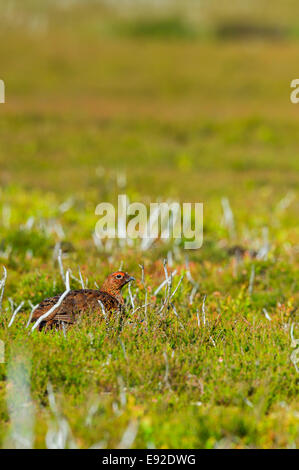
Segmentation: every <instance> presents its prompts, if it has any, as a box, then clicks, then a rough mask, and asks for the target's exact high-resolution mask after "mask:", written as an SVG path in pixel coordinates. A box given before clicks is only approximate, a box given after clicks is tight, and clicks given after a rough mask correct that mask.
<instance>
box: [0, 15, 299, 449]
mask: <svg viewBox="0 0 299 470" xmlns="http://www.w3.org/2000/svg"><path fill="white" fill-rule="evenodd" d="M57 8H58V7H57ZM93 8H94V7H93ZM19 14H20V18H19V21H18V22H17V23H16V24H12V20H11V17H9V15H8V14H7V17H5V18H6V23H4V20H3V19H2V20H1V21H2V22H3V24H2V23H1V25H2V26H3V28H2V30H1V40H0V51H1V63H2V68H1V73H3V77H0V78H3V79H5V82H6V104H5V105H0V106H1V108H0V141H1V146H0V164H1V190H0V214H1V223H0V230H1V240H0V243H1V245H0V262H1V265H4V266H5V267H6V269H7V273H8V275H7V282H6V285H5V290H4V296H3V305H2V311H1V315H0V339H1V340H2V341H4V343H5V363H3V364H0V443H1V445H2V446H3V447H7V446H12V447H13V446H31V445H34V447H37V448H38V447H46V446H48V447H51V446H52V447H53V446H54V447H55V446H56V447H57V446H59V445H62V446H66V447H74V446H77V447H82V448H86V447H90V446H93V445H95V446H97V447H104V448H106V447H108V448H109V447H118V446H119V447H126V446H132V447H156V448H175V447H181V448H188V447H204V448H214V447H234V448H237V447H258V448H259V447H262V448H267V447H269V448H275V447H282V448H286V447H294V446H296V445H298V374H297V369H296V367H297V366H296V358H297V356H296V350H295V346H296V335H297V336H298V329H297V330H296V321H298V319H297V316H296V315H297V311H296V308H297V304H298V272H299V269H298V268H299V265H298V247H299V232H298V170H299V159H298V148H299V147H298V145H299V133H298V112H299V105H298V107H296V105H292V104H291V103H290V99H289V94H290V82H291V80H292V79H293V78H297V75H298V68H296V64H297V56H298V39H297V38H296V37H292V35H291V36H288V37H283V38H275V40H273V39H272V38H271V37H270V38H269V37H257V38H256V37H250V38H247V39H245V40H244V38H242V39H238V38H230V37H229V38H227V37H226V38H225V39H224V38H223V37H218V36H216V37H201V36H200V37H197V36H193V35H192V34H189V33H190V31H189V30H187V31H186V30H185V29H184V28H182V25H181V23H180V22H174V21H172V22H170V23H169V24H168V23H167V22H166V23H165V24H166V26H167V25H168V29H167V27H166V26H165V24H164V26H163V25H162V26H163V27H162V30H161V25H160V24H159V25H158V26H156V27H153V25H154V26H155V23H153V24H152V25H151V28H149V27H148V29H147V30H146V34H143V32H144V31H143V30H142V28H141V29H140V28H139V29H138V28H137V27H136V24H135V23H134V25H135V29H134V28H133V27H132V25H131V27H130V28H128V25H127V23H126V27H124V26H123V23H122V22H121V21H120V19H119V18H118V21H119V23H117V21H115V22H114V23H113V26H114V27H116V26H115V25H121V27H120V26H119V27H118V28H116V32H115V31H114V30H113V28H112V27H111V30H109V32H107V31H105V32H103V31H102V30H101V28H98V27H97V20H99V18H102V16H101V15H100V14H99V13H98V12H97V10H92V15H91V11H90V10H88V8H87V7H86V8H79V7H76V8H75V7H74V9H73V12H72V13H70V12H69V11H66V10H63V11H59V15H58V14H57V11H56V13H55V11H54V13H53V12H52V15H53V16H51V11H50V12H49V17H47V16H46V15H45V12H43V15H44V16H43V15H41V16H38V15H37V14H36V13H35V16H34V15H33V14H32V12H31V13H30V14H29V13H28V11H27V10H26V9H24V11H23V10H21V12H19ZM32 15H33V16H32ZM97 15H98V16H97ZM90 18H93V21H89V19H90ZM45 19H46V20H47V21H48V23H45ZM33 20H35V21H33ZM9 21H10V22H9ZM99 22H100V20H99ZM100 24H101V23H100ZM169 25H170V26H169ZM159 28H160V29H159ZM163 28H164V29H163ZM165 28H166V29H165ZM108 29H109V28H108ZM161 31H162V33H163V31H164V33H165V31H168V33H169V34H168V35H166V37H164V36H163V34H162V33H161ZM176 33H177V34H176ZM122 193H126V194H127V195H128V196H129V198H130V200H131V201H141V202H145V203H146V204H148V203H149V202H153V201H155V200H157V199H160V200H166V199H169V198H170V199H172V200H177V201H180V202H187V201H192V202H203V203H204V243H203V246H202V248H201V249H200V250H197V251H191V250H190V251H189V252H187V253H186V252H185V251H184V249H183V247H182V245H180V244H178V245H175V244H173V243H169V244H165V243H162V242H161V241H157V242H155V243H154V244H153V245H152V246H151V247H150V249H149V250H147V251H145V252H142V251H141V250H140V246H139V245H138V244H133V245H132V246H130V245H129V246H127V244H126V243H124V244H121V243H118V242H115V243H113V244H111V245H109V244H107V245H106V246H104V247H99V246H96V245H95V243H94V240H93V236H92V235H93V231H94V228H95V224H96V222H97V220H98V217H97V216H96V215H95V207H96V205H97V204H98V203H99V202H102V201H107V202H112V203H116V200H117V195H118V194H122ZM223 198H227V200H228V201H229V204H230V207H231V209H232V213H233V218H234V222H233V224H232V223H231V222H230V221H229V218H228V216H227V214H226V217H225V216H224V214H223ZM237 245H238V246H239V247H241V248H242V250H241V251H242V253H241V252H240V249H239V250H238V249H235V248H234V247H236V246H237ZM59 247H60V248H61V249H62V253H63V258H62V261H63V266H64V270H65V271H66V269H71V270H72V273H73V275H74V276H75V277H76V278H77V280H76V279H74V278H72V279H71V285H72V287H73V288H79V287H80V283H79V281H78V277H79V274H78V268H80V270H81V273H82V276H83V280H84V282H85V284H86V283H87V281H88V287H95V282H96V283H97V284H100V283H101V282H102V281H103V279H104V278H105V276H106V275H107V274H108V273H109V272H111V271H115V270H117V269H118V268H119V267H120V266H122V267H123V268H124V269H125V270H126V271H128V272H129V273H130V274H132V275H134V276H135V277H136V279H137V281H136V283H135V285H132V295H133V298H134V305H135V309H133V308H132V306H131V303H130V299H129V296H128V292H127V291H125V297H126V301H127V304H128V305H127V318H126V321H125V322H124V325H123V329H122V331H121V332H120V331H119V329H118V328H117V325H116V322H115V321H114V319H113V318H112V319H111V321H110V322H109V323H108V324H106V323H105V321H98V320H97V319H93V318H91V317H90V318H85V319H82V321H81V322H80V323H79V324H77V325H75V326H74V327H73V328H71V329H70V330H69V331H67V333H66V335H65V334H64V332H63V331H59V332H54V331H53V332H49V333H48V334H46V335H45V334H40V333H39V332H36V331H35V332H33V333H32V334H29V329H28V328H27V329H26V324H27V321H28V317H29V314H30V311H31V305H35V304H37V303H38V302H39V301H41V300H42V299H43V298H45V297H48V296H51V295H54V294H57V293H59V292H63V291H64V284H63V280H62V277H61V273H60V268H59V264H58V262H57V254H58V249H59ZM243 250H244V251H243ZM256 254H258V256H256ZM186 256H187V257H188V260H189V264H188V262H187V260H186ZM164 258H167V259H168V266H167V269H168V271H169V272H173V271H175V270H176V274H175V275H174V277H173V291H174V289H175V287H176V286H177V283H178V282H179V279H180V277H181V276H182V275H184V277H183V280H182V282H181V284H180V286H179V288H178V290H177V291H176V293H175V295H174V296H173V298H172V303H173V306H172V305H170V304H169V308H166V307H165V308H164V309H163V310H162V311H161V305H162V302H163V299H164V298H165V295H166V292H165V289H164V288H163V289H161V290H160V291H159V292H158V293H157V294H156V295H155V290H156V288H157V287H158V286H159V285H160V284H161V282H162V281H163V279H164V269H163V259H164ZM186 263H187V264H186ZM139 265H144V272H145V276H144V280H142V276H141V274H142V272H141V268H140V266H139ZM1 269H2V268H1ZM189 273H191V276H192V279H193V280H194V281H195V282H196V283H197V284H198V290H197V291H196V292H194V291H193V294H192V290H193V288H194V284H192V281H190V275H189ZM204 296H206V297H204ZM204 298H205V308H204V309H203V300H204ZM22 301H24V304H23V306H22V308H21V310H20V312H19V313H17V315H16V317H15V320H14V322H13V323H12V325H11V326H10V327H9V326H8V325H9V322H10V319H11V316H12V313H13V311H14V310H15V308H16V307H17V306H18V305H19V304H20V303H21V302H22ZM145 304H149V305H147V307H146V308H145V307H144V305H145ZM137 307H140V308H139V309H138V310H136V308H137ZM134 310H135V311H134ZM54 397H55V403H56V405H55V404H54ZM55 406H56V407H55ZM59 433H60V434H59ZM59 435H60V440H59ZM61 436H62V438H61ZM24 437H26V439H27V440H26V439H25V441H24V440H23V439H24ZM59 442H60V444H59ZM61 442H62V444H61Z"/></svg>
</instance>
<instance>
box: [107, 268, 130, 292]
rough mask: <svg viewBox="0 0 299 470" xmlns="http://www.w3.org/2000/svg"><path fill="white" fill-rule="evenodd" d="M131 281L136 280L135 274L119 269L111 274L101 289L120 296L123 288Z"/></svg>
mask: <svg viewBox="0 0 299 470" xmlns="http://www.w3.org/2000/svg"><path fill="white" fill-rule="evenodd" d="M131 281H135V278H134V277H133V276H130V274H128V273H125V272H123V271H117V272H115V273H112V274H109V276H108V277H107V278H106V280H105V281H104V284H103V285H102V287H101V291H104V292H108V294H111V295H113V296H115V297H119V295H120V291H121V289H122V288H123V287H124V286H125V285H126V284H128V283H129V282H131Z"/></svg>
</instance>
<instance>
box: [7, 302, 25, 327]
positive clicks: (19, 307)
mask: <svg viewBox="0 0 299 470" xmlns="http://www.w3.org/2000/svg"><path fill="white" fill-rule="evenodd" d="M23 305H24V300H23V301H22V302H21V303H20V305H19V306H18V307H17V308H16V309H15V310H14V312H13V314H12V317H11V319H10V322H9V324H8V328H10V327H11V325H12V324H13V322H14V320H15V318H16V315H17V313H18V312H19V311H20V310H21V308H22V307H23Z"/></svg>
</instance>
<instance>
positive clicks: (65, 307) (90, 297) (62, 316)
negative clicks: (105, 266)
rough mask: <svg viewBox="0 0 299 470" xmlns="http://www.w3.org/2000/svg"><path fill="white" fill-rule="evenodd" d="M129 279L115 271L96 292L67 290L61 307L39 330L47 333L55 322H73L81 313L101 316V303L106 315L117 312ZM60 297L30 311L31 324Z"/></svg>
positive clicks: (121, 304)
mask: <svg viewBox="0 0 299 470" xmlns="http://www.w3.org/2000/svg"><path fill="white" fill-rule="evenodd" d="M133 280H134V278H133V277H132V276H130V275H129V274H127V273H124V272H122V271H118V272H116V273H112V274H110V275H109V276H108V277H107V278H106V280H105V281H104V283H103V285H102V287H101V288H100V289H98V290H95V289H78V290H71V291H70V292H69V293H68V294H67V295H66V297H65V298H64V299H63V301H62V302H61V304H60V305H59V306H58V307H57V308H56V309H55V310H54V311H53V312H52V313H50V315H49V316H48V317H46V318H45V319H44V321H42V322H41V323H40V324H39V330H42V329H43V327H46V328H45V329H46V330H47V329H49V328H52V326H56V325H57V323H59V322H65V323H68V324H70V323H74V322H75V321H76V320H77V318H78V317H79V316H81V315H82V314H88V313H92V314H94V315H100V316H101V317H103V311H102V306H101V303H102V305H103V306H104V309H105V312H107V313H108V312H111V311H115V310H121V309H122V307H123V305H124V299H123V296H122V294H121V289H122V288H123V287H124V286H125V285H126V284H128V282H130V281H133ZM60 296H61V294H60V295H55V297H50V298H49V299H45V300H43V301H42V302H41V303H40V304H39V306H38V307H37V308H36V310H35V311H34V313H33V316H32V320H31V321H32V322H36V321H37V320H38V319H39V318H40V317H41V316H42V315H44V314H45V313H46V312H48V311H49V310H50V308H52V307H53V306H54V305H55V304H56V303H57V302H58V301H59V298H60ZM99 301H100V302H99Z"/></svg>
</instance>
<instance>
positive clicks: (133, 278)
mask: <svg viewBox="0 0 299 470" xmlns="http://www.w3.org/2000/svg"><path fill="white" fill-rule="evenodd" d="M135 280H136V279H135V277H133V276H130V277H129V280H128V282H131V281H135Z"/></svg>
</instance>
